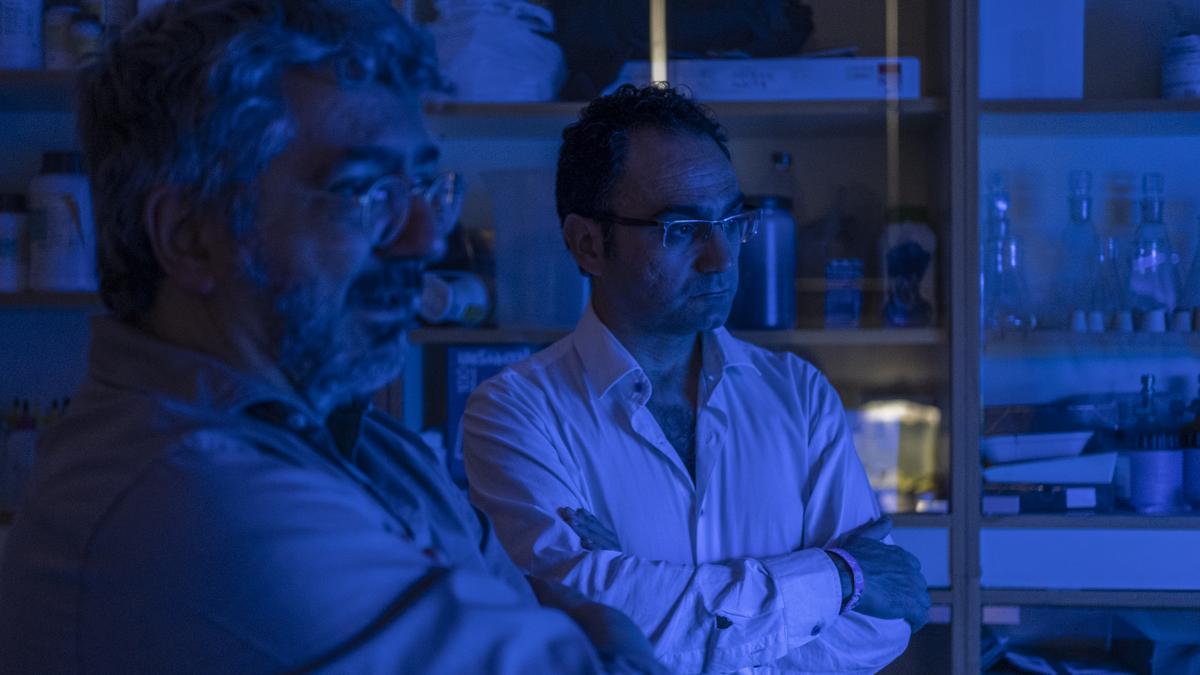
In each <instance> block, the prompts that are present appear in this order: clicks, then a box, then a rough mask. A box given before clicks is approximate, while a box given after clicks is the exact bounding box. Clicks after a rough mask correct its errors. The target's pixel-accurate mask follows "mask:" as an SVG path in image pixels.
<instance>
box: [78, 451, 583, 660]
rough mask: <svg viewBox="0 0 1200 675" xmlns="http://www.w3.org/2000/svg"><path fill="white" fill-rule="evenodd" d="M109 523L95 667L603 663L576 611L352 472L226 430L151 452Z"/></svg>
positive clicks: (97, 588)
mask: <svg viewBox="0 0 1200 675" xmlns="http://www.w3.org/2000/svg"><path fill="white" fill-rule="evenodd" d="M193 460H194V461H193ZM103 522H104V523H106V525H105V526H102V527H101V528H100V529H99V530H98V531H97V534H96V535H95V537H94V538H93V541H92V543H91V547H90V551H89V558H88V563H87V566H86V567H85V570H86V571H85V576H86V579H84V580H83V581H84V583H83V587H84V588H86V589H88V591H87V595H88V597H87V598H86V599H85V605H84V606H85V612H84V615H83V618H82V621H81V625H80V631H81V632H80V643H81V647H82V649H81V654H82V655H84V658H86V659H87V660H88V663H87V666H88V669H91V670H96V671H102V672H108V671H111V672H164V671H174V670H181V669H182V670H187V671H195V672H249V671H254V672H264V671H287V670H314V669H331V670H335V671H339V672H480V673H524V672H551V671H561V672H594V671H596V670H597V669H598V663H597V661H596V660H595V656H594V653H593V651H592V649H591V647H590V646H589V643H588V640H587V638H586V637H585V636H584V635H583V633H582V632H580V631H579V630H578V628H576V626H575V625H574V624H573V623H572V622H571V621H570V620H569V619H568V618H567V617H566V616H565V615H563V614H560V613H558V612H554V611H551V610H546V609H542V608H540V607H538V606H536V605H532V604H530V602H529V600H528V599H527V598H522V597H520V594H518V593H516V592H515V591H514V590H513V589H512V588H511V587H509V586H507V585H505V584H504V583H502V582H500V581H498V580H497V579H495V578H493V577H491V576H489V575H488V574H487V573H486V571H485V570H483V569H474V568H471V567H470V566H468V567H459V566H456V565H455V564H454V563H453V561H446V560H442V559H439V556H438V555H437V553H436V552H434V551H433V550H432V549H430V548H428V547H424V546H420V545H418V544H415V543H414V541H413V540H412V539H410V537H409V535H408V534H407V533H406V532H405V531H404V530H405V528H404V527H403V526H402V525H401V524H399V523H396V522H392V521H391V520H390V517H389V515H388V512H387V511H386V510H384V509H381V508H378V505H376V504H373V503H372V501H371V498H370V497H369V496H367V495H366V494H365V492H364V491H362V490H361V489H358V487H357V486H356V485H355V484H354V483H353V482H351V481H348V480H340V479H336V478H335V477H333V476H331V475H326V474H322V473H321V472H319V471H313V470H311V469H302V468H299V467H296V466H294V465H292V464H290V463H289V462H288V461H286V460H283V459H279V458H275V457H273V456H271V455H269V454H264V453H261V452H257V451H250V450H246V449H244V448H239V447H237V445H236V444H230V443H229V442H227V441H218V442H211V441H209V440H206V439H204V438H194V439H191V444H190V447H187V448H184V449H182V450H181V451H179V452H175V453H173V454H172V455H171V459H170V460H169V461H161V462H156V463H155V464H153V465H151V466H150V467H148V468H147V469H146V471H145V473H144V474H143V476H142V477H141V478H140V479H139V480H138V481H137V482H136V483H135V484H134V486H133V487H132V488H131V489H130V490H129V491H128V492H127V493H126V494H125V495H123V497H122V499H121V500H120V502H118V503H117V505H116V506H115V507H114V508H113V509H112V510H111V512H109V513H107V514H105V516H104V521H103Z"/></svg>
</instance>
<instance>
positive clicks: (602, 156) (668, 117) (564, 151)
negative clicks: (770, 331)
mask: <svg viewBox="0 0 1200 675" xmlns="http://www.w3.org/2000/svg"><path fill="white" fill-rule="evenodd" d="M639 129H656V130H659V131H675V132H684V133H691V134H696V135H698V136H708V137H709V138H711V139H713V141H715V142H716V144H717V145H718V146H719V147H720V148H721V152H723V153H725V156H726V157H729V148H728V147H727V146H726V142H727V140H728V139H727V137H726V135H725V132H724V130H722V129H721V125H720V123H718V122H717V119H716V117H714V116H713V114H712V112H711V111H710V110H708V108H705V107H704V106H702V105H699V104H697V103H696V102H695V101H693V100H692V99H691V98H690V97H688V96H686V95H685V94H683V93H680V92H679V91H678V90H676V89H673V88H671V87H669V86H667V85H665V84H663V83H656V84H651V85H649V86H646V87H640V88H639V87H635V86H633V85H631V84H624V85H621V86H620V87H619V88H618V89H617V90H616V91H614V92H613V93H611V94H609V95H607V96H601V97H599V98H597V99H595V100H593V101H592V102H591V103H589V104H588V105H587V107H585V108H584V109H583V110H582V111H580V113H579V119H578V120H577V121H576V122H573V123H572V124H570V125H568V126H567V128H566V129H563V134H562V139H563V144H562V148H561V149H559V151H558V176H557V178H556V180H555V185H554V199H555V203H556V206H557V208H558V219H559V222H560V223H562V222H563V221H565V220H566V218H567V216H568V215H570V214H572V213H575V214H578V215H581V216H584V217H587V218H595V217H597V216H599V215H602V214H604V213H606V212H607V211H608V209H609V200H610V199H611V197H612V189H613V186H614V185H615V184H616V182H617V180H618V179H619V178H620V177H621V172H622V170H623V169H624V166H625V155H626V152H627V151H628V149H629V136H630V134H631V133H632V132H634V131H636V130H639ZM603 227H604V228H605V230H604V235H605V241H606V242H607V241H608V235H609V228H611V227H612V226H611V225H609V224H604V225H603Z"/></svg>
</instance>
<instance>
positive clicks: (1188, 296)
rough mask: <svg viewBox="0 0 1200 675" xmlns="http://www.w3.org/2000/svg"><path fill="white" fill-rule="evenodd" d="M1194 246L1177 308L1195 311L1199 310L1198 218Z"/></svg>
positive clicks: (1199, 230) (1199, 246)
mask: <svg viewBox="0 0 1200 675" xmlns="http://www.w3.org/2000/svg"><path fill="white" fill-rule="evenodd" d="M1195 237H1196V245H1195V249H1194V252H1193V253H1192V267H1191V269H1190V270H1188V275H1187V281H1186V282H1184V284H1183V295H1181V296H1180V299H1179V306H1180V307H1182V308H1184V309H1190V310H1192V311H1193V314H1195V310H1197V309H1200V218H1197V219H1196V230H1195Z"/></svg>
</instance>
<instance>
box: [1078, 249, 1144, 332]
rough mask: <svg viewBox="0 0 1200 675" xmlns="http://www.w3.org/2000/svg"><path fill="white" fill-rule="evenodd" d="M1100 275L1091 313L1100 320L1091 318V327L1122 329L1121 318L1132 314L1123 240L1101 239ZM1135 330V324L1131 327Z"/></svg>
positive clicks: (1100, 329)
mask: <svg viewBox="0 0 1200 675" xmlns="http://www.w3.org/2000/svg"><path fill="white" fill-rule="evenodd" d="M1096 261H1097V267H1098V268H1099V271H1098V273H1099V275H1100V278H1099V279H1098V280H1097V283H1096V286H1095V287H1094V288H1093V289H1092V299H1091V302H1090V305H1091V306H1092V308H1093V309H1092V314H1093V315H1098V316H1099V320H1098V321H1096V320H1093V317H1092V316H1089V318H1088V330H1091V331H1103V330H1105V328H1106V327H1109V328H1112V329H1113V330H1117V331H1120V330H1122V329H1123V328H1122V325H1121V323H1122V321H1123V319H1122V317H1128V316H1129V301H1128V298H1129V286H1128V284H1127V283H1126V282H1125V271H1126V269H1125V258H1124V250H1123V247H1122V246H1121V240H1120V239H1119V238H1118V237H1105V238H1104V239H1102V240H1101V241H1100V250H1099V252H1098V253H1097V254H1096ZM1129 329H1130V330H1132V329H1133V328H1132V326H1130V327H1129Z"/></svg>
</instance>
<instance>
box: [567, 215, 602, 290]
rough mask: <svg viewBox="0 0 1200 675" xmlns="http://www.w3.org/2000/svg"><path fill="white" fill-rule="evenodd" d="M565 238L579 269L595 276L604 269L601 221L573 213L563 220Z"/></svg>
mask: <svg viewBox="0 0 1200 675" xmlns="http://www.w3.org/2000/svg"><path fill="white" fill-rule="evenodd" d="M563 240H564V241H565V242H566V244H567V249H568V250H569V251H571V256H572V257H573V258H575V264H576V265H578V266H579V269H581V270H583V271H584V272H587V273H588V274H590V275H592V276H593V277H598V276H600V275H601V272H602V271H603V269H604V268H603V262H604V257H605V255H604V229H603V228H602V227H601V226H600V223H598V222H596V221H595V220H592V219H591V218H585V217H583V216H581V215H579V214H576V213H572V214H570V215H568V216H567V218H566V220H564V221H563Z"/></svg>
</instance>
